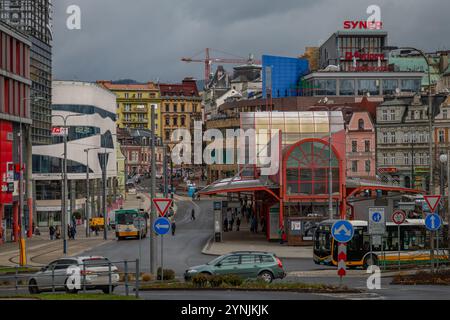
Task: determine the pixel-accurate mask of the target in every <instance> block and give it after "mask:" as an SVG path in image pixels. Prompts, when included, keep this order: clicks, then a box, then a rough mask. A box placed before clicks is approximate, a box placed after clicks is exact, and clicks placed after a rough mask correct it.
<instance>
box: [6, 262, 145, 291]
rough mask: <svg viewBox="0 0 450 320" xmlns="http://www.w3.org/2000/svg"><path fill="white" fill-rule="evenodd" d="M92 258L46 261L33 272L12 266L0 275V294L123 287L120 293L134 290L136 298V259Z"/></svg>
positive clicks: (138, 267)
mask: <svg viewBox="0 0 450 320" xmlns="http://www.w3.org/2000/svg"><path fill="white" fill-rule="evenodd" d="M61 260H63V259H61ZM61 260H60V261H61ZM67 260H70V259H67ZM92 262H93V263H92ZM92 262H91V261H89V262H85V263H82V264H77V263H67V264H64V263H57V264H55V265H52V264H50V265H47V266H45V267H43V268H42V269H41V270H40V271H37V272H29V271H28V272H27V270H29V269H25V268H23V267H19V266H15V267H12V268H11V269H10V270H11V271H10V272H7V273H4V274H2V275H0V296H1V295H5V293H6V294H9V293H10V292H14V293H15V294H16V295H21V294H24V291H25V290H26V291H28V293H30V294H39V293H41V292H48V293H56V292H60V291H66V292H67V293H73V294H75V293H78V292H82V293H86V292H87V291H91V290H102V291H103V292H104V293H105V294H112V293H113V291H114V290H115V289H117V288H120V289H123V291H122V292H120V294H121V295H125V296H130V293H131V292H132V290H134V295H135V297H136V298H139V287H140V282H141V281H142V278H143V274H142V273H141V272H140V262H139V259H136V260H133V261H117V262H111V261H104V260H101V262H99V263H98V264H96V263H95V260H92ZM99 269H100V270H99ZM22 270H23V271H22Z"/></svg>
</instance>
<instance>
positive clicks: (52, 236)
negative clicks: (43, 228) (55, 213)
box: [48, 226, 56, 240]
mask: <svg viewBox="0 0 450 320" xmlns="http://www.w3.org/2000/svg"><path fill="white" fill-rule="evenodd" d="M48 232H49V234H50V240H54V239H55V232H56V230H55V227H54V226H50V228H49V229H48Z"/></svg>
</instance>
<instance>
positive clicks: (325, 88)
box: [314, 79, 337, 96]
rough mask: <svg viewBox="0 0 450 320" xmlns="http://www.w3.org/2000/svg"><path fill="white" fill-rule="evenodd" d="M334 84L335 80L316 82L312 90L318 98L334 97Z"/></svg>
mask: <svg viewBox="0 0 450 320" xmlns="http://www.w3.org/2000/svg"><path fill="white" fill-rule="evenodd" d="M336 82H337V80H335V79H326V80H325V79H324V80H316V81H315V82H314V88H315V91H316V93H317V95H319V96H335V95H336Z"/></svg>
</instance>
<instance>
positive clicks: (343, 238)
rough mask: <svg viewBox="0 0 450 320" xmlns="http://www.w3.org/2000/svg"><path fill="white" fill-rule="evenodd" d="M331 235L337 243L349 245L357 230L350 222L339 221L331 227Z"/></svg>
mask: <svg viewBox="0 0 450 320" xmlns="http://www.w3.org/2000/svg"><path fill="white" fill-rule="evenodd" d="M331 234H332V236H333V238H334V240H336V241H337V242H340V243H347V242H349V241H350V240H352V238H353V235H354V234H355V229H354V228H353V225H352V224H351V223H350V221H347V220H338V221H336V222H335V223H334V224H333V226H332V227H331Z"/></svg>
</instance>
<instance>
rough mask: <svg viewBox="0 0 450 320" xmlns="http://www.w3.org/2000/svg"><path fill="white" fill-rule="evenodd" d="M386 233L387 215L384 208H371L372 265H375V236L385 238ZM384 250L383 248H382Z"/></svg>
mask: <svg viewBox="0 0 450 320" xmlns="http://www.w3.org/2000/svg"><path fill="white" fill-rule="evenodd" d="M385 233H386V214H385V208H384V207H371V208H369V236H370V237H369V239H370V264H371V265H373V264H374V263H373V236H383V235H384V234H385ZM381 247H383V243H381ZM382 249H383V248H382Z"/></svg>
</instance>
